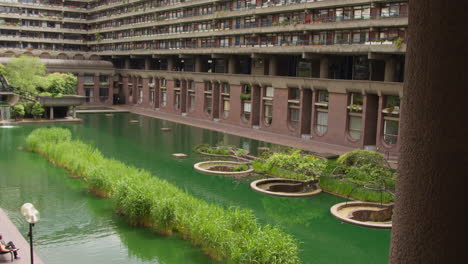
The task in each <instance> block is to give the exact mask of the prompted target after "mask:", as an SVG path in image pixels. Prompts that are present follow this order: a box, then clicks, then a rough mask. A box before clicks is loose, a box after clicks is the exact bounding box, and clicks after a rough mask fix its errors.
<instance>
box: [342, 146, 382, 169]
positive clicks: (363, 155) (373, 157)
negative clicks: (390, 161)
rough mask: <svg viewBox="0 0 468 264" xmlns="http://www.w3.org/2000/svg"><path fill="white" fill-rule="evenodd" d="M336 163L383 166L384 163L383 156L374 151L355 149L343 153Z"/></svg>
mask: <svg viewBox="0 0 468 264" xmlns="http://www.w3.org/2000/svg"><path fill="white" fill-rule="evenodd" d="M337 161H338V163H340V164H343V165H346V166H358V167H359V166H363V165H371V166H378V167H383V166H384V164H385V159H384V156H383V155H382V154H381V153H377V152H374V151H369V150H363V149H356V150H353V151H351V152H348V153H345V154H343V155H341V156H340V157H339V158H338V160H337Z"/></svg>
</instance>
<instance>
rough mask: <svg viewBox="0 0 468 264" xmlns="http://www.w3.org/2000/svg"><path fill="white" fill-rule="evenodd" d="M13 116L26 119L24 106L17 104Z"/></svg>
mask: <svg viewBox="0 0 468 264" xmlns="http://www.w3.org/2000/svg"><path fill="white" fill-rule="evenodd" d="M13 114H14V115H15V117H24V115H25V114H26V112H25V111H24V106H23V105H22V104H16V105H14V106H13Z"/></svg>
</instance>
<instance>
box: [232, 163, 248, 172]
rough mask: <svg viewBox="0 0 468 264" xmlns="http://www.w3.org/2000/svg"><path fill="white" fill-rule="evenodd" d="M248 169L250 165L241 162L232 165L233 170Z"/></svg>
mask: <svg viewBox="0 0 468 264" xmlns="http://www.w3.org/2000/svg"><path fill="white" fill-rule="evenodd" d="M248 169H249V166H248V165H247V164H241V165H237V166H234V167H232V171H233V172H239V171H246V170H248Z"/></svg>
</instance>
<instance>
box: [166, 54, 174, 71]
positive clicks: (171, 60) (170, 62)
mask: <svg viewBox="0 0 468 264" xmlns="http://www.w3.org/2000/svg"><path fill="white" fill-rule="evenodd" d="M167 70H168V71H173V70H174V58H172V57H167Z"/></svg>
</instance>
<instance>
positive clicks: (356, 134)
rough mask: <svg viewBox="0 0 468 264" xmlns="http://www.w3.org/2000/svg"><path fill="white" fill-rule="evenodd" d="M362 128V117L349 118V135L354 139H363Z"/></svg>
mask: <svg viewBox="0 0 468 264" xmlns="http://www.w3.org/2000/svg"><path fill="white" fill-rule="evenodd" d="M361 126H362V117H361V116H354V115H350V116H349V135H350V136H351V137H352V138H353V139H360V138H361Z"/></svg>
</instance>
